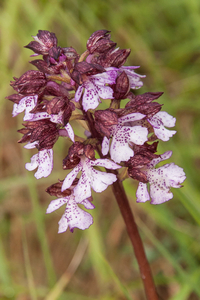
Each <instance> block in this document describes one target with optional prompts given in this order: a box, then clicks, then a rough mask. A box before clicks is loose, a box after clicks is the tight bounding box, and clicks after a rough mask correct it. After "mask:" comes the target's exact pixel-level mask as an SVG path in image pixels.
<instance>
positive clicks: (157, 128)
mask: <svg viewBox="0 0 200 300" xmlns="http://www.w3.org/2000/svg"><path fill="white" fill-rule="evenodd" d="M148 122H149V123H150V124H151V125H152V126H153V128H154V132H155V135H156V136H157V137H158V138H159V139H161V140H162V141H168V140H169V138H170V137H172V136H173V135H174V134H175V133H176V131H175V130H168V129H166V128H165V127H164V126H167V127H173V126H174V125H175V122H176V118H174V117H172V116H170V115H169V114H168V113H166V112H164V111H163V112H158V113H157V114H155V115H154V116H153V117H152V118H150V119H148Z"/></svg>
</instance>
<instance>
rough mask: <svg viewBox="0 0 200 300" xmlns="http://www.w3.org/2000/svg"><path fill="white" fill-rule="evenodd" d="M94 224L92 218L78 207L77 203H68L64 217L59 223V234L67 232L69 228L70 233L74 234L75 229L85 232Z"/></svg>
mask: <svg viewBox="0 0 200 300" xmlns="http://www.w3.org/2000/svg"><path fill="white" fill-rule="evenodd" d="M92 224H93V218H92V216H91V215H90V214H89V213H87V212H85V211H84V210H82V209H81V208H79V207H78V205H77V204H76V202H75V201H71V200H70V201H68V204H67V207H66V210H65V213H64V215H63V216H62V218H61V219H60V221H59V230H58V233H62V232H64V231H66V230H67V228H68V226H69V228H70V231H72V232H73V229H74V228H75V227H77V228H79V229H82V230H85V229H87V228H89V227H90V225H92Z"/></svg>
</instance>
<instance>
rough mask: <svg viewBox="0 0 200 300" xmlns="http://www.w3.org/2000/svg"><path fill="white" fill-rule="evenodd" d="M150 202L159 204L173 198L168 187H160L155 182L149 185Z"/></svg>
mask: <svg viewBox="0 0 200 300" xmlns="http://www.w3.org/2000/svg"><path fill="white" fill-rule="evenodd" d="M150 196H151V202H150V203H151V204H161V203H164V202H166V201H168V200H170V199H172V198H173V194H172V193H171V192H170V190H169V189H168V188H165V189H161V188H160V187H158V185H156V184H151V185H150Z"/></svg>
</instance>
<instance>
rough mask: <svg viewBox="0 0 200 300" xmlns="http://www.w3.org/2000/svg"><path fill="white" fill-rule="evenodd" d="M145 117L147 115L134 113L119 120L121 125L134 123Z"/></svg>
mask: <svg viewBox="0 0 200 300" xmlns="http://www.w3.org/2000/svg"><path fill="white" fill-rule="evenodd" d="M145 116H146V115H144V114H141V113H132V114H128V115H126V116H123V117H121V118H119V119H118V122H119V124H123V123H126V122H134V121H138V120H141V119H143V118H144V117H145Z"/></svg>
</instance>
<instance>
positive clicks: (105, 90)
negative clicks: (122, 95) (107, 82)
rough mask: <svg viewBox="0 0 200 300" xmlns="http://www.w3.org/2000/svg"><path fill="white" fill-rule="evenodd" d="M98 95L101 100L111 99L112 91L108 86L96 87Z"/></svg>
mask: <svg viewBox="0 0 200 300" xmlns="http://www.w3.org/2000/svg"><path fill="white" fill-rule="evenodd" d="M98 94H99V97H101V98H102V99H113V89H112V88H111V87H109V86H101V87H99V86H98Z"/></svg>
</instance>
